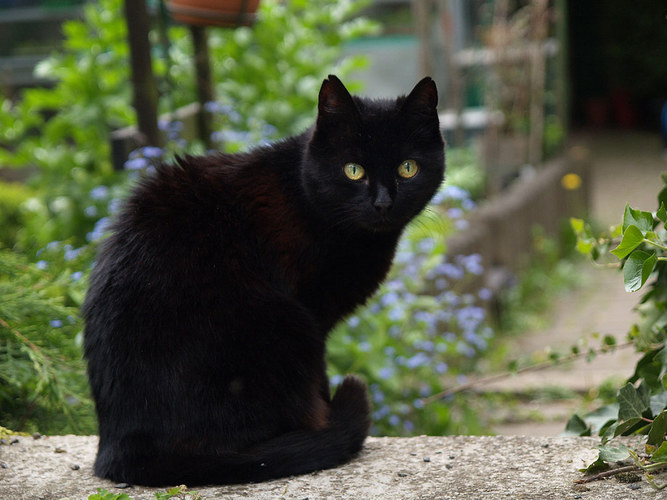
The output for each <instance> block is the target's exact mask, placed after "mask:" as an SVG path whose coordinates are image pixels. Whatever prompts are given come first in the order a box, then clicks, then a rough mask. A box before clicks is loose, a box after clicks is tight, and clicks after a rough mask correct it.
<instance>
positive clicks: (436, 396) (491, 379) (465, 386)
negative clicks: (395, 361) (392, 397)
mask: <svg viewBox="0 0 667 500" xmlns="http://www.w3.org/2000/svg"><path fill="white" fill-rule="evenodd" d="M631 345H634V342H633V341H628V342H625V343H623V344H617V345H614V346H607V345H605V346H602V347H599V348H598V349H595V350H593V353H595V354H601V353H605V352H608V351H612V350H615V349H622V348H625V347H629V346H631ZM590 354H591V351H586V352H580V353H578V354H570V355H569V356H564V357H562V358H558V359H555V360H549V361H543V362H541V363H536V364H534V365H529V366H525V367H523V368H520V369H518V370H515V371H507V372H503V373H496V374H494V375H489V376H487V377H482V378H478V379H476V380H471V381H470V382H466V383H465V384H461V385H459V386H458V387H454V388H452V389H447V390H445V391H442V392H439V393H438V394H434V395H433V396H429V397H427V398H423V399H422V403H424V404H429V403H433V402H435V401H438V400H440V399H444V398H447V397H449V396H453V395H454V394H458V393H459V392H463V391H467V390H468V389H472V388H473V387H476V386H480V385H485V384H489V383H491V382H496V381H498V380H503V379H506V378H508V377H511V376H514V375H518V374H520V373H525V372H531V371H539V370H544V369H546V368H550V367H552V366H558V365H561V364H563V363H567V362H569V361H574V360H577V359H581V358H585V357H587V356H589V355H590Z"/></svg>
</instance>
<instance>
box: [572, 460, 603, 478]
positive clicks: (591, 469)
mask: <svg viewBox="0 0 667 500" xmlns="http://www.w3.org/2000/svg"><path fill="white" fill-rule="evenodd" d="M607 469H609V464H607V463H606V462H605V461H604V460H600V458H598V459H597V460H596V461H595V462H593V463H592V464H591V465H589V466H588V467H586V468H585V469H579V471H580V472H583V473H585V474H586V475H588V476H592V475H593V474H598V473H600V472H603V471H606V470H607Z"/></svg>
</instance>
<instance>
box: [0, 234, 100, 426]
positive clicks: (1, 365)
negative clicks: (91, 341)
mask: <svg viewBox="0 0 667 500" xmlns="http://www.w3.org/2000/svg"><path fill="white" fill-rule="evenodd" d="M40 257H41V258H42V259H43V260H39V261H38V262H37V263H34V264H33V263H31V262H29V261H28V260H27V259H26V258H24V257H22V256H20V255H18V254H16V253H14V252H11V251H9V250H2V249H0V296H1V297H2V300H1V301H0V421H1V422H2V423H3V424H4V425H6V426H8V427H10V428H12V429H15V430H19V431H24V430H25V431H31V432H34V431H37V430H39V431H40V432H45V433H50V432H82V433H90V432H93V431H94V429H95V423H94V418H93V409H92V403H91V401H90V399H89V396H88V386H87V380H86V377H85V374H84V369H83V363H82V360H81V352H80V346H81V327H82V325H81V322H80V320H79V319H78V314H77V311H78V306H79V305H80V304H81V301H82V299H83V293H84V287H85V279H84V276H83V273H82V272H81V271H79V269H80V268H81V264H82V262H88V261H89V260H90V255H86V251H85V250H83V251H82V250H76V249H74V248H72V247H69V246H67V245H60V244H54V245H51V246H50V248H49V249H45V250H44V251H43V252H42V253H41V255H40Z"/></svg>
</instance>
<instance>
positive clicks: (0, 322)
mask: <svg viewBox="0 0 667 500" xmlns="http://www.w3.org/2000/svg"><path fill="white" fill-rule="evenodd" d="M0 326H2V327H3V328H6V329H7V330H9V332H10V333H13V334H14V336H15V337H17V338H18V339H19V340H20V341H21V342H23V343H24V344H25V345H27V346H28V347H30V349H32V350H33V351H35V352H36V353H39V354H41V355H43V354H44V353H42V351H41V350H40V348H39V347H37V345H36V344H33V343H32V342H30V340H28V338H27V337H26V336H25V335H23V334H22V333H21V332H19V331H18V330H15V329H13V328H12V327H11V326H9V325H8V324H7V322H6V321H5V320H3V319H2V318H0Z"/></svg>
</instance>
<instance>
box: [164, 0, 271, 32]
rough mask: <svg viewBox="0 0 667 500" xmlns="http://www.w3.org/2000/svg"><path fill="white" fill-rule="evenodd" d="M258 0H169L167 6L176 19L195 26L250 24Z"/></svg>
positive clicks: (252, 20) (253, 19)
mask: <svg viewBox="0 0 667 500" xmlns="http://www.w3.org/2000/svg"><path fill="white" fill-rule="evenodd" d="M259 1H260V0H170V1H168V2H167V8H168V9H169V12H170V14H171V17H173V18H174V19H175V20H176V21H180V22H182V23H186V24H193V25H196V26H225V27H232V28H233V27H236V26H250V25H251V24H253V23H254V22H255V19H256V18H257V8H258V7H259Z"/></svg>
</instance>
